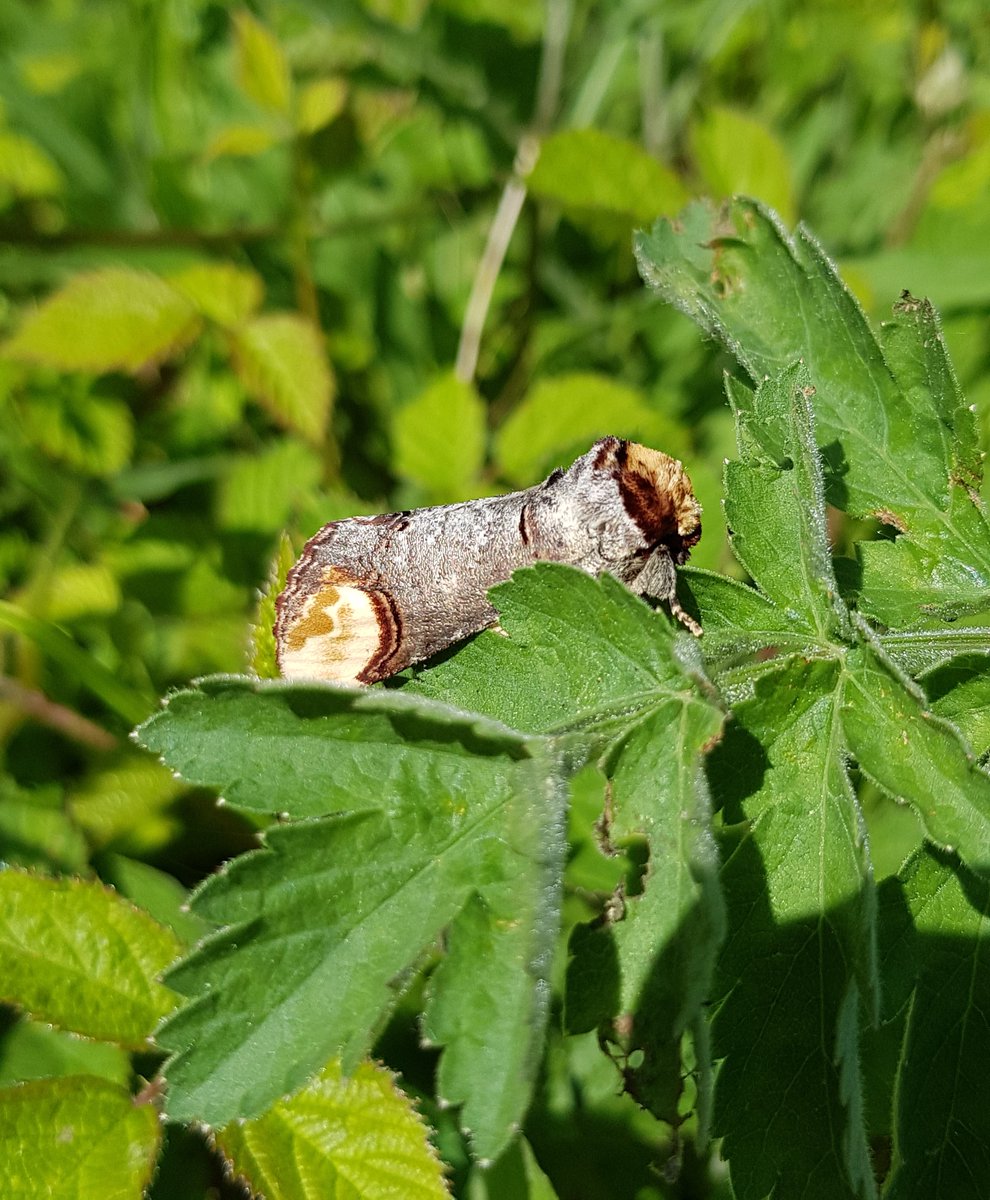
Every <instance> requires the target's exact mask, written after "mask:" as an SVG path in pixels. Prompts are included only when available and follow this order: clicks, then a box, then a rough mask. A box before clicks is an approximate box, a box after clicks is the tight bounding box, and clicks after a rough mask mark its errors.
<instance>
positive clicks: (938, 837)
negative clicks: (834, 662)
mask: <svg viewBox="0 0 990 1200" xmlns="http://www.w3.org/2000/svg"><path fill="white" fill-rule="evenodd" d="M843 675H844V679H843V687H842V697H843V699H842V728H843V731H844V733H845V738H846V741H847V744H848V746H849V749H850V751H851V752H852V753H853V754H854V755H855V756H856V759H857V760H858V762H859V766H860V769H861V770H862V771H863V773H864V774H865V775H867V776H869V778H871V779H872V780H874V782H876V783H878V784H879V785H880V786H881V787H882V788H884V789H885V791H887V792H889V793H890V794H891V795H892V796H893V797H894V798H895V799H898V800H902V801H905V802H907V803H908V804H910V805H911V806H912V807H913V808H914V809H915V811H916V812H917V814H918V816H919V817H920V818H921V821H922V823H923V825H924V827H925V832H926V834H927V835H928V837H929V838H931V840H932V841H933V842H934V843H935V844H936V845H938V846H941V847H943V848H945V849H948V850H954V851H955V852H957V853H958V854H959V856H960V857H961V858H962V859H963V861H964V862H965V863H966V864H967V865H968V866H970V867H971V868H972V869H974V870H978V871H986V870H990V777H988V776H987V775H986V774H985V773H984V772H983V771H981V770H980V768H979V767H978V766H977V764H976V762H975V760H974V758H973V754H972V752H971V751H970V749H969V747H968V746H967V745H966V744H965V742H964V741H963V740H962V738H961V737H960V735H959V732H958V730H957V729H956V728H955V727H954V726H952V725H950V724H949V723H948V722H947V721H943V720H941V719H939V718H938V717H936V716H935V715H934V714H933V713H932V712H931V711H930V710H929V708H928V707H927V705H926V702H925V700H924V698H923V696H922V695H921V693H920V691H919V690H918V689H917V688H915V687H913V686H912V685H910V683H909V681H908V680H907V679H906V678H905V677H904V676H902V675H901V674H900V672H898V671H897V670H896V668H894V667H893V665H892V664H891V663H890V662H889V660H887V659H886V658H885V656H883V654H882V651H880V649H879V647H878V646H876V645H871V644H870V642H869V641H865V642H864V643H863V644H862V645H861V646H860V647H859V648H858V649H856V650H852V651H850V652H849V654H848V655H847V656H846V659H845V667H844V671H843Z"/></svg>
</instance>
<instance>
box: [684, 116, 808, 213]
mask: <svg viewBox="0 0 990 1200" xmlns="http://www.w3.org/2000/svg"><path fill="white" fill-rule="evenodd" d="M691 150H692V153H693V155H694V158H695V162H696V164H697V167H698V170H699V171H700V173H701V179H702V183H703V185H704V186H703V189H702V190H703V191H705V192H706V193H708V194H709V195H713V196H717V197H720V198H721V197H723V196H738V195H744V196H760V197H761V198H762V199H763V201H764V202H765V203H766V204H769V205H770V206H771V207H773V208H775V209H776V210H777V212H779V213H780V215H781V216H782V217H783V218H784V220H785V221H791V220H793V219H794V208H795V205H794V183H793V180H792V172H791V164H790V161H789V159H788V157H787V151H786V150H785V148H784V145H783V143H782V142H781V141H780V139H779V138H778V137H777V136H776V134H774V133H773V132H772V131H771V129H770V128H769V127H768V126H767V125H765V124H763V123H762V122H760V121H758V120H756V119H755V118H753V117H751V116H748V115H746V114H744V113H741V112H736V111H735V110H733V109H731V108H721V107H719V106H718V105H712V106H711V107H709V108H705V109H704V110H703V112H702V115H701V116H700V118H699V119H698V121H697V122H696V123H695V125H694V128H693V129H692V131H691Z"/></svg>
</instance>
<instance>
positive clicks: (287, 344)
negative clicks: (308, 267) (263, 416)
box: [231, 313, 334, 444]
mask: <svg viewBox="0 0 990 1200" xmlns="http://www.w3.org/2000/svg"><path fill="white" fill-rule="evenodd" d="M231 348H232V352H233V363H234V369H235V370H236V371H237V374H238V376H239V377H240V380H241V382H242V383H243V384H244V387H245V388H246V390H247V391H248V392H249V393H250V394H251V396H252V397H253V398H254V399H255V400H257V401H258V403H259V404H261V405H262V406H263V407H264V408H265V409H267V411H268V413H269V414H270V416H271V417H272V418H273V420H275V421H276V422H277V423H278V424H279V425H283V426H285V427H286V428H287V429H294V430H295V431H296V432H297V433H300V434H302V436H303V437H304V438H306V440H307V441H310V442H315V443H317V444H318V443H320V442H321V441H322V439H323V436H324V432H325V430H326V427H327V421H328V420H329V418H330V405H331V402H332V400H333V391H334V385H333V376H332V375H331V373H330V365H329V363H328V362H327V358H326V354H325V352H324V349H323V345H322V340H321V338H320V335H319V331H318V330H317V329H315V328H314V327H313V326H312V325H311V324H310V323H309V322H308V321H307V320H305V319H304V318H303V317H300V316H297V315H296V314H294V313H268V314H265V315H263V316H260V317H254V318H253V319H252V320H250V321H248V322H246V323H245V324H243V325H241V326H239V327H238V328H237V329H236V330H235V331H234V332H233V333H232V335H231Z"/></svg>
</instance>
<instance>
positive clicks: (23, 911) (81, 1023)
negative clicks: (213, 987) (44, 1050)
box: [0, 869, 181, 1050]
mask: <svg viewBox="0 0 990 1200" xmlns="http://www.w3.org/2000/svg"><path fill="white" fill-rule="evenodd" d="M180 951H181V944H180V942H179V940H178V938H177V937H176V936H175V935H174V934H173V933H172V931H171V930H169V929H166V928H164V927H163V926H161V925H159V924H158V923H157V922H156V921H154V920H152V918H151V917H149V916H148V915H147V913H144V912H142V911H141V910H140V909H137V908H134V907H133V906H132V905H131V904H129V903H128V902H127V901H126V900H123V899H121V897H119V896H118V895H116V893H115V892H113V891H111V890H110V889H109V888H106V887H104V886H103V885H102V884H99V883H93V882H90V881H88V880H83V879H45V878H42V877H40V876H36V875H30V874H27V873H26V872H22V871H17V870H13V869H8V870H5V871H0V989H2V997H3V999H4V1000H5V1001H7V1002H8V1003H10V1004H15V1005H17V1006H18V1007H19V1008H23V1009H24V1010H25V1011H26V1012H28V1013H30V1014H31V1016H33V1017H36V1018H38V1019H39V1020H43V1021H50V1022H51V1023H52V1024H53V1025H59V1026H61V1028H63V1029H68V1030H72V1031H73V1032H74V1033H81V1034H83V1035H85V1036H86V1037H92V1038H98V1039H100V1040H102V1041H109V1042H117V1043H119V1044H120V1045H122V1046H128V1047H131V1048H132V1049H135V1050H137V1049H142V1048H144V1047H146V1046H147V1044H148V1041H149V1038H150V1035H151V1031H152V1030H153V1029H154V1027H155V1025H157V1023H158V1022H159V1021H160V1020H161V1018H162V1017H163V1016H165V1014H166V1013H168V1012H170V1011H171V1010H172V1009H173V1008H174V1007H175V1003H176V997H175V995H174V993H173V992H171V991H170V990H169V989H168V988H167V987H164V986H163V985H162V984H161V983H160V982H159V976H160V975H161V973H162V971H164V970H165V968H166V967H167V966H168V965H169V964H170V963H172V962H174V961H175V959H176V958H177V957H178V956H179V953H180Z"/></svg>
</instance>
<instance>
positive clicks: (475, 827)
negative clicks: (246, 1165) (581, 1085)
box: [142, 680, 563, 1157]
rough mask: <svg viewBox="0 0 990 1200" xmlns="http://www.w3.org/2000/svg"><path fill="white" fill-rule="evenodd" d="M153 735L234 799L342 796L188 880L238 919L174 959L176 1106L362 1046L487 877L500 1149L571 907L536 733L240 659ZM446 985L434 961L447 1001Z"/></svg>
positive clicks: (233, 1104) (230, 1100)
mask: <svg viewBox="0 0 990 1200" xmlns="http://www.w3.org/2000/svg"><path fill="white" fill-rule="evenodd" d="M202 731H207V736H206V737H205V738H204V737H202V736H201V733H202ZM142 737H143V738H144V740H145V741H146V743H148V744H149V745H153V746H154V748H155V749H158V750H159V751H161V752H163V753H164V754H165V757H166V759H167V761H168V762H169V763H170V764H171V765H172V766H173V767H177V768H178V769H180V770H182V771H184V772H189V771H191V772H192V777H193V778H197V779H202V780H204V781H205V780H209V781H210V782H212V783H214V784H215V785H217V786H219V787H220V788H222V789H223V790H224V791H226V792H227V793H228V795H229V796H231V797H232V798H235V799H236V800H237V802H239V803H245V802H247V803H249V804H252V805H254V806H261V805H262V804H264V805H265V807H267V808H268V810H269V811H271V810H272V809H276V810H280V811H286V812H290V811H291V812H293V813H294V814H296V815H298V814H299V813H300V811H309V812H314V811H319V812H324V813H326V812H333V811H334V810H340V809H347V810H350V811H345V812H339V811H338V812H337V815H334V816H327V817H321V818H318V819H315V820H310V821H301V822H297V823H295V824H290V825H285V826H281V827H275V828H273V829H271V830H269V832H268V833H267V835H266V845H265V848H264V849H263V850H261V851H258V852H256V853H253V854H249V855H246V856H244V857H242V858H240V859H238V860H236V861H235V862H234V863H233V864H232V865H231V866H229V867H228V868H227V870H226V871H225V872H224V873H222V874H220V875H218V876H214V877H213V878H212V879H211V880H210V881H208V882H207V884H206V885H205V886H204V887H203V888H202V889H201V891H200V892H199V893H198V895H197V896H196V897H195V898H194V902H193V908H194V911H195V912H197V913H198V914H199V915H200V916H202V917H204V918H206V919H208V920H211V921H213V922H215V923H217V924H220V925H223V926H225V927H226V928H225V929H224V930H223V931H221V932H219V933H217V934H216V935H214V936H213V937H212V938H210V939H208V940H207V941H206V942H205V943H204V944H203V945H202V946H201V947H200V948H199V949H198V950H197V951H195V952H194V953H193V954H192V955H191V956H190V957H189V958H187V959H186V960H185V961H184V962H183V963H182V964H180V966H179V967H178V968H176V969H175V970H174V971H173V972H172V973H171V974H170V976H169V979H170V983H171V984H172V986H174V987H176V988H177V989H178V990H179V991H180V992H182V993H184V994H185V995H188V996H191V997H193V998H194V999H193V1002H192V1003H191V1004H190V1005H189V1006H188V1007H187V1008H186V1009H185V1010H184V1011H183V1012H181V1013H179V1014H177V1015H176V1016H175V1017H174V1018H173V1019H171V1020H169V1021H168V1022H167V1023H166V1024H165V1025H164V1026H163V1028H162V1029H161V1031H160V1033H159V1040H160V1042H161V1044H162V1045H163V1046H165V1047H166V1048H167V1049H170V1050H173V1051H175V1052H176V1057H175V1058H174V1059H173V1060H172V1061H171V1062H170V1064H169V1066H168V1067H167V1070H166V1075H167V1078H168V1081H169V1111H170V1113H171V1114H172V1116H173V1117H175V1118H176V1119H186V1120H188V1119H201V1120H204V1121H206V1122H208V1123H210V1124H222V1123H225V1122H226V1121H228V1120H230V1119H231V1118H232V1117H234V1116H253V1115H256V1114H257V1113H258V1112H260V1111H262V1110H263V1109H264V1108H265V1107H267V1105H269V1104H270V1103H271V1102H272V1101H273V1100H274V1099H276V1098H277V1097H278V1096H280V1095H283V1094H285V1093H287V1092H289V1091H291V1090H293V1089H294V1088H296V1087H298V1086H299V1085H300V1084H302V1083H303V1082H305V1080H306V1079H307V1078H309V1077H310V1076H311V1075H312V1074H313V1072H314V1071H316V1070H317V1069H318V1068H319V1067H320V1065H321V1064H323V1063H325V1062H326V1061H327V1060H328V1059H329V1058H330V1057H331V1056H332V1055H334V1054H337V1053H342V1054H343V1055H344V1059H345V1064H348V1063H351V1064H352V1063H353V1062H354V1061H356V1059H357V1057H359V1056H360V1055H361V1054H362V1053H364V1052H365V1051H366V1050H367V1048H368V1046H369V1044H370V1042H371V1040H372V1037H373V1035H374V1032H375V1030H376V1029H377V1027H378V1023H379V1021H380V1019H381V1017H382V1016H383V1014H385V1013H387V1011H388V1010H389V1008H390V1006H391V1004H392V1002H393V1000H394V998H395V992H394V990H393V988H394V987H395V986H401V982H399V983H398V984H397V981H401V980H402V978H403V975H404V973H406V972H408V970H409V969H410V968H412V967H415V965H416V964H417V962H418V961H419V959H420V957H421V956H422V954H423V953H424V951H426V950H427V949H428V948H429V947H430V946H431V944H432V943H433V942H434V940H435V939H436V937H437V936H438V935H439V934H440V933H441V931H442V930H444V929H445V928H446V927H447V926H449V925H451V924H452V923H453V926H454V933H453V934H452V937H453V939H454V941H457V940H459V939H458V937H457V929H458V927H459V924H460V919H459V918H458V914H459V913H460V912H461V910H462V909H463V908H464V907H465V905H467V904H468V903H469V901H470V899H471V897H472V896H473V895H477V896H478V898H479V902H481V903H483V904H484V905H487V906H488V907H489V908H491V909H492V910H494V911H495V912H497V913H498V914H499V915H500V917H502V918H503V919H504V918H505V914H506V913H508V912H510V911H511V912H512V913H515V914H516V917H515V918H514V920H515V919H518V928H516V929H515V930H514V931H513V936H512V937H510V938H509V939H507V940H506V941H505V942H504V945H503V949H502V952H501V953H500V955H499V957H498V961H497V964H496V966H493V964H491V963H484V964H483V966H482V965H481V964H479V963H478V961H477V958H476V957H474V959H473V964H474V967H475V969H476V970H477V971H482V970H483V971H486V972H490V973H492V975H493V978H491V979H490V980H489V986H490V987H491V988H493V989H494V990H495V991H496V992H498V991H499V990H501V989H506V990H507V992H508V994H510V995H511V996H512V997H513V1005H512V1006H511V1009H510V1010H509V1011H507V1012H505V1013H502V1014H501V1017H502V1018H503V1019H502V1020H501V1021H500V1024H499V1026H498V1028H497V1029H496V1028H494V1027H489V1028H488V1030H487V1038H488V1040H487V1041H486V1042H485V1047H484V1049H485V1053H486V1054H487V1055H488V1058H487V1059H486V1060H485V1061H486V1063H488V1064H491V1065H493V1067H494V1065H496V1064H501V1065H500V1066H498V1069H497V1070H496V1069H493V1071H492V1072H488V1073H485V1074H482V1073H480V1072H479V1071H478V1070H477V1068H476V1067H475V1068H474V1069H473V1070H470V1071H468V1072H467V1075H468V1076H469V1078H470V1079H471V1080H472V1081H473V1082H472V1083H471V1085H470V1086H471V1087H482V1088H484V1089H485V1093H486V1094H485V1096H484V1098H483V1107H484V1115H485V1122H484V1123H482V1122H481V1121H479V1122H478V1123H477V1124H476V1126H475V1128H474V1129H473V1135H474V1145H475V1148H476V1150H477V1153H478V1154H479V1155H480V1156H481V1157H495V1156H496V1155H497V1154H498V1153H499V1151H500V1150H501V1149H502V1147H503V1146H504V1145H505V1142H506V1140H507V1139H508V1137H509V1136H510V1132H511V1129H512V1128H513V1126H514V1125H516V1124H517V1123H518V1121H519V1120H520V1119H521V1117H522V1114H523V1111H524V1110H525V1106H526V1102H527V1100H528V1095H529V1089H530V1088H531V1086H532V1076H533V1072H534V1071H535V1065H536V1064H535V1062H534V1061H533V1056H532V1053H531V1051H530V1050H529V1047H530V1046H531V1045H532V1044H533V1042H534V1040H536V1041H538V1040H539V1039H540V1038H541V1036H542V1032H541V1031H542V1028H543V1024H544V1020H545V1009H546V990H547V982H546V978H547V971H548V970H549V965H550V964H549V961H548V958H549V956H548V949H547V948H548V945H550V944H552V941H553V938H554V936H555V933H556V929H557V923H558V920H559V901H558V897H557V891H558V889H559V875H560V871H561V869H562V861H561V860H562V852H563V847H562V842H563V838H562V836H561V834H560V833H559V832H553V831H555V830H558V829H559V825H560V822H561V821H562V814H563V802H562V800H561V798H560V795H559V787H558V785H556V784H553V783H552V781H553V779H554V777H555V773H556V770H557V768H556V765H555V764H554V763H552V762H551V761H550V760H549V759H548V758H547V757H546V756H545V755H544V754H542V753H541V752H540V750H539V743H538V742H535V741H532V740H530V739H527V738H525V737H523V736H522V735H520V734H516V733H514V732H512V731H511V730H508V729H504V728H501V727H498V726H495V725H494V724H493V723H491V722H487V721H485V720H484V719H483V718H475V717H467V716H465V715H463V714H459V713H456V712H453V711H451V710H450V709H447V708H445V707H443V706H439V705H435V704H431V703H430V702H428V701H425V700H423V699H422V698H419V697H413V696H402V695H397V694H395V693H389V692H385V691H378V692H370V693H361V692H357V691H355V690H347V691H343V690H334V689H332V688H330V687H320V686H317V685H311V686H308V687H295V688H292V687H290V686H288V685H285V684H272V683H270V684H267V685H265V684H262V683H260V682H255V683H253V684H252V683H249V682H246V681H237V680H221V681H217V682H214V683H212V684H211V683H209V682H207V683H204V684H203V685H202V686H201V688H200V690H198V691H196V692H188V693H182V694H180V695H179V696H177V697H175V698H174V699H173V700H172V702H171V704H170V706H169V708H168V709H167V710H166V711H165V712H164V713H162V714H161V715H160V716H159V717H157V718H155V719H154V721H152V722H149V724H148V725H146V726H145V729H144V730H143V731H142ZM252 745H253V746H254V747H255V749H254V750H253V751H252V750H251V747H252ZM246 755H250V758H246V757H245V756H246ZM266 762H267V765H265V763H266ZM249 779H250V781H251V782H250V783H248V782H247V781H248V780H249ZM359 809H360V810H363V811H356V810H359ZM510 898H511V901H512V903H511V904H510ZM519 914H522V915H521V916H519ZM463 948H464V949H466V952H467V953H469V954H472V955H476V950H475V949H472V948H471V947H470V946H469V945H467V946H464V947H463ZM452 953H453V954H454V956H455V958H456V957H457V953H458V952H457V950H456V949H455V950H454V951H452ZM273 963H275V964H277V969H274V970H273V966H272V964H273ZM496 967H497V969H496ZM452 970H453V973H454V976H455V981H454V983H452V984H451V985H450V986H455V985H456V986H461V984H462V981H461V980H460V979H459V978H458V977H457V974H458V973H457V971H456V969H453V968H452ZM472 983H473V984H478V985H480V981H479V980H477V978H475V979H473V980H472ZM444 987H445V984H444V980H443V978H440V979H438V981H437V984H436V988H437V997H438V1001H437V1002H438V1003H443V1002H444V997H443V993H444ZM443 1033H444V1036H445V1038H446V1039H447V1047H448V1050H447V1052H448V1053H450V1054H452V1055H453V1059H454V1063H455V1067H456V1066H457V1065H458V1064H462V1063H464V1062H470V1061H471V1058H472V1056H473V1055H476V1054H477V1053H479V1048H478V1044H477V1042H476V1040H475V1039H476V1031H475V1030H474V1028H473V1027H471V1028H465V1027H464V1026H463V1025H462V1024H460V1025H457V1027H453V1028H452V1027H449V1023H448V1026H445V1028H444V1031H443ZM496 1035H497V1036H496ZM462 1042H467V1043H469V1044H467V1045H462ZM520 1046H522V1047H523V1049H520ZM452 1070H454V1068H452ZM520 1071H522V1072H523V1075H522V1080H520V1074H519V1072H520ZM455 1074H457V1072H456V1070H455ZM503 1093H505V1094H504V1095H503ZM458 1098H461V1097H460V1095H459V1096H458ZM464 1098H465V1100H466V1105H467V1111H473V1109H472V1096H470V1095H468V1096H465V1097H464ZM489 1106H490V1107H489Z"/></svg>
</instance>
